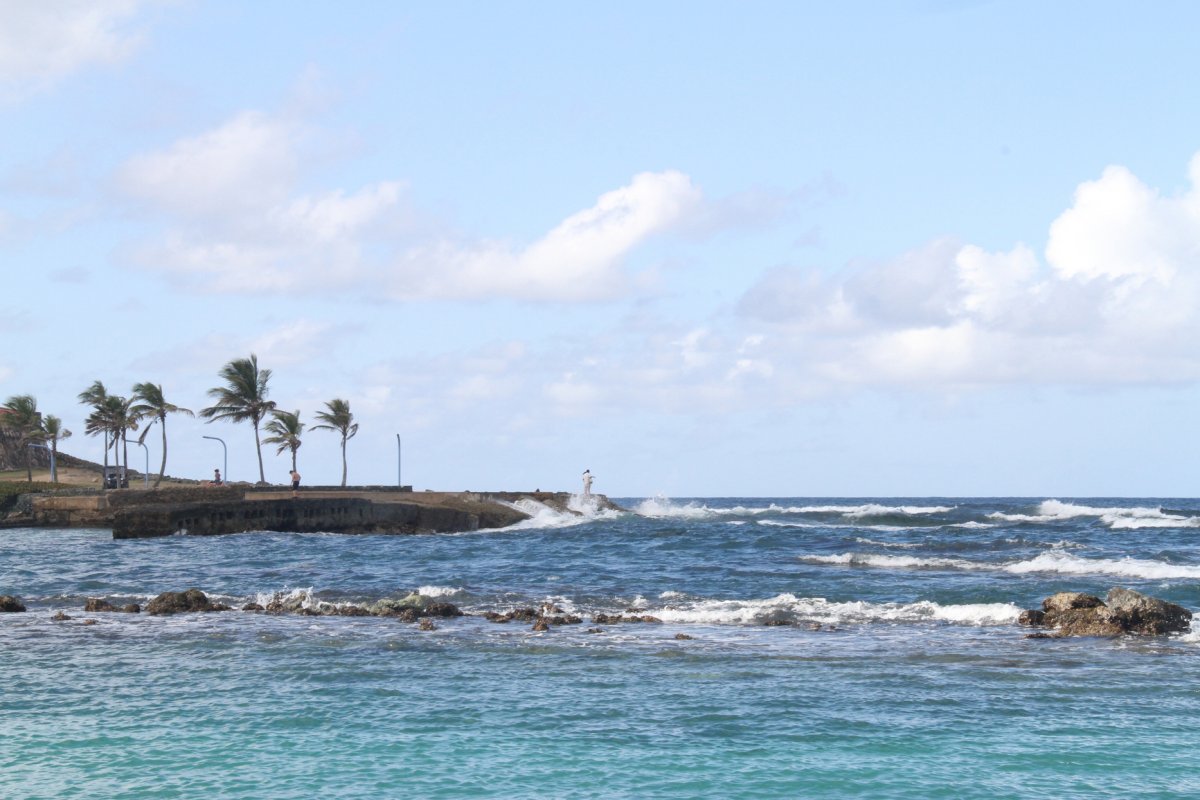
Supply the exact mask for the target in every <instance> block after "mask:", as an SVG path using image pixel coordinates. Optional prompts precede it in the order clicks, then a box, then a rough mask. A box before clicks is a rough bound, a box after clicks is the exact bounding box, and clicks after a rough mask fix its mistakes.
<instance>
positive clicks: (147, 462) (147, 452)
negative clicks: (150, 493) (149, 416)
mask: <svg viewBox="0 0 1200 800" xmlns="http://www.w3.org/2000/svg"><path fill="white" fill-rule="evenodd" d="M146 430H149V428H147V429H146ZM134 444H136V445H139V446H140V447H141V448H142V449H143V450H145V451H146V470H145V472H143V473H142V477H143V478H145V480H146V488H147V489H149V488H150V448H149V447H146V443H145V442H143V441H142V440H141V439H138V440H137V441H136V442H134Z"/></svg>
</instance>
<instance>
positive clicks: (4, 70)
mask: <svg viewBox="0 0 1200 800" xmlns="http://www.w3.org/2000/svg"><path fill="white" fill-rule="evenodd" d="M143 5H144V3H143V2H139V0H55V2H30V1H29V0H0V20H3V24H0V89H7V91H8V92H11V93H14V94H24V93H26V92H28V91H34V90H38V89H42V88H44V87H46V86H48V85H50V84H52V83H54V82H55V81H57V80H59V79H61V78H62V77H64V76H65V75H68V74H70V73H72V72H75V71H77V70H79V69H82V68H84V67H85V66H87V65H88V64H108V63H113V62H116V61H119V60H121V59H123V58H125V57H127V56H128V55H129V54H130V53H131V52H132V51H133V50H134V49H135V48H136V46H137V45H138V44H139V42H140V34H139V33H138V32H137V31H134V30H130V28H129V24H128V23H129V21H130V20H131V18H133V17H134V16H135V15H136V13H137V11H138V10H139V7H140V6H143Z"/></svg>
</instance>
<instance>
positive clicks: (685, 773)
mask: <svg viewBox="0 0 1200 800" xmlns="http://www.w3.org/2000/svg"><path fill="white" fill-rule="evenodd" d="M620 502H622V503H623V504H624V505H626V506H628V507H631V508H633V507H636V508H637V509H638V513H629V514H620V515H610V516H603V517H598V518H596V517H593V518H587V519H585V520H584V521H583V522H581V523H579V524H567V523H568V522H570V521H571V520H567V519H565V518H563V517H559V516H556V515H553V514H549V513H547V514H543V515H541V516H540V517H539V518H538V520H537V521H536V522H535V523H533V524H532V525H528V526H525V527H521V528H518V529H510V530H504V531H490V532H479V533H473V534H464V535H455V536H447V535H441V536H438V535H431V536H394V537H389V536H335V535H303V534H280V533H253V534H241V535H234V536H224V537H187V536H176V537H171V538H167V539H154V540H135V541H113V540H112V539H111V536H110V534H109V532H108V531H99V530H97V531H78V530H17V531H2V532H0V594H16V595H19V596H20V597H22V598H23V600H24V602H25V603H26V605H27V606H28V607H29V611H28V612H27V613H25V614H2V615H0V675H2V676H3V680H2V681H0V798H6V799H7V798H66V797H80V798H85V797H86V798H97V797H105V798H200V797H203V798H247V799H250V798H267V797H306V798H391V797H396V798H399V797H405V798H408V797H447V798H448V797H493V798H514V797H531V798H534V797H536V798H542V797H546V798H558V797H596V798H602V797H603V798H608V797H630V798H641V797H681V798H682V797H714V798H716V797H719V798H743V797H746V798H749V797H815V798H820V797H864V798H865V797H870V798H878V797H897V798H905V797H907V798H939V797H945V798H963V797H978V798H1026V797H1037V798H1047V797H1053V798H1074V797H1078V798H1084V797H1087V798H1092V797H1121V798H1126V797H1134V796H1137V797H1188V796H1192V797H1194V796H1197V795H1200V769H1198V768H1197V766H1196V762H1195V755H1194V752H1193V750H1194V744H1193V742H1194V741H1195V739H1196V735H1197V734H1198V733H1200V633H1189V634H1183V635H1178V636H1173V637H1160V638H1139V639H1124V640H1107V639H1073V640H1031V639H1026V638H1025V634H1026V633H1028V630H1027V629H1024V628H1020V627H1018V626H1017V625H1016V624H1015V619H1016V615H1017V613H1018V612H1019V610H1020V609H1021V608H1029V607H1034V606H1037V605H1038V604H1039V603H1040V602H1041V600H1042V598H1044V597H1045V596H1047V595H1049V594H1051V593H1053V592H1055V591H1059V590H1078V591H1088V592H1092V593H1095V594H1099V595H1103V594H1104V592H1105V591H1107V590H1108V588H1110V587H1112V586H1126V587H1129V588H1133V589H1136V590H1138V591H1142V592H1145V593H1148V594H1152V595H1154V596H1157V597H1162V598H1164V599H1167V600H1171V601H1173V602H1177V603H1180V604H1182V605H1185V606H1187V607H1189V608H1191V609H1194V610H1200V545H1198V544H1197V541H1198V534H1200V529H1198V527H1197V526H1198V525H1200V516H1197V517H1192V516H1190V514H1191V513H1195V514H1197V515H1200V503H1198V502H1196V501H1192V500H1178V499H1153V500H1125V499H1090V500H1070V501H1067V500H1061V501H1058V500H1045V499H1042V498H1038V499H1001V500H997V499H986V500H963V499H938V498H932V499H931V498H922V499H916V500H890V499H889V500H876V499H861V500H860V499H855V500H845V499H838V500H826V499H807V498H806V499H797V498H776V499H762V498H753V499H719V500H718V499H705V500H695V501H681V500H674V501H667V500H662V499H659V500H650V501H644V502H643V501H641V500H639V499H632V500H624V501H620ZM1162 509H1167V511H1166V512H1165V513H1164V511H1163V510H1162ZM193 586H194V587H197V588H200V589H202V590H204V591H205V592H207V593H209V594H210V595H213V596H215V597H216V598H217V599H222V600H224V601H225V602H228V603H230V604H231V605H237V606H240V605H241V604H243V603H245V602H248V601H250V600H254V599H256V598H263V597H266V596H269V595H271V594H273V593H277V592H279V593H293V594H298V595H299V596H303V597H304V598H305V599H306V602H308V603H310V604H321V603H343V602H355V603H368V602H372V601H375V600H378V599H380V598H386V597H400V596H403V595H405V594H407V593H408V592H409V591H410V590H414V589H421V591H422V592H423V593H425V594H428V595H436V596H438V597H439V598H440V599H444V600H448V601H450V602H453V603H455V604H456V605H459V606H460V607H462V608H463V609H464V610H466V611H468V612H473V613H479V612H482V611H486V610H498V611H504V610H507V609H510V608H513V607H515V606H534V605H539V604H541V603H542V602H547V601H549V602H555V603H557V604H559V605H560V606H562V607H563V608H564V609H566V610H568V611H574V612H575V613H577V614H580V615H581V616H583V617H584V618H585V622H584V623H583V624H582V625H575V626H562V627H557V628H554V629H553V630H551V631H550V632H548V633H534V632H533V631H531V630H530V625H529V624H528V623H517V622H513V623H508V624H494V623H490V622H487V621H485V620H484V619H483V618H482V617H479V616H466V617H462V618H459V619H450V620H439V621H438V625H439V629H438V630H436V631H432V632H425V631H420V630H418V629H417V627H416V626H415V625H412V624H405V623H400V622H397V621H396V620H394V619H387V618H375V617H368V618H346V617H308V616H300V615H281V616H273V615H263V614H256V613H250V612H241V611H232V612H226V613H220V614H193V615H180V616H176V617H149V616H147V615H144V614H139V615H128V614H96V613H92V614H89V613H85V612H83V611H82V607H83V604H84V602H85V601H86V599H87V598H88V597H105V598H108V599H109V600H111V601H113V602H115V603H126V602H142V603H144V602H145V601H146V600H148V599H149V598H151V597H153V596H154V595H155V594H157V593H159V592H161V591H167V590H181V589H185V588H188V587H193ZM630 607H633V608H639V609H645V610H644V611H641V612H638V613H644V614H650V615H653V616H655V617H658V618H660V619H662V620H663V622H662V623H661V624H653V623H651V624H624V623H623V624H615V625H612V624H601V625H594V624H592V623H591V622H590V619H591V616H592V615H593V614H594V613H598V612H602V613H620V612H624V611H625V609H627V608H630ZM60 610H61V611H65V612H66V613H68V614H69V615H70V616H72V617H73V619H72V620H70V621H66V622H54V621H51V616H52V615H53V614H54V613H55V612H57V611H60ZM89 618H90V619H94V620H96V623H95V624H94V625H84V621H85V620H87V619H89ZM767 623H786V624H767ZM590 628H600V629H602V630H601V632H589V629H590ZM1196 630H1197V631H1200V624H1198V625H1197V628H1196ZM680 633H682V634H686V635H688V636H691V637H693V638H691V639H686V640H680V639H676V638H675V636H676V634H680Z"/></svg>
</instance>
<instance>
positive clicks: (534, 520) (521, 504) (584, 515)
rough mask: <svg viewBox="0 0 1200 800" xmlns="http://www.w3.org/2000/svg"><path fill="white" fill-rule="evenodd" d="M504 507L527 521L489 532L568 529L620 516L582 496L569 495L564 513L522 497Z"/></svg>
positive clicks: (619, 513)
mask: <svg viewBox="0 0 1200 800" xmlns="http://www.w3.org/2000/svg"><path fill="white" fill-rule="evenodd" d="M505 505H507V506H509V507H510V508H515V509H516V510H517V511H520V512H522V513H524V514H528V515H529V519H526V520H522V521H521V522H518V523H516V524H515V525H509V526H508V527H505V528H493V529H489V530H501V531H519V530H531V529H539V528H570V527H573V526H575V525H583V524H586V523H588V522H595V521H596V520H600V519H615V518H617V517H619V516H621V512H620V511H614V510H612V509H608V508H602V507H601V506H600V504H599V501H598V500H597V499H596V498H594V497H583V496H582V495H571V497H570V499H569V500H568V501H567V508H566V510H565V511H563V510H560V509H557V508H554V507H553V506H548V505H546V504H545V503H541V502H538V501H537V500H534V499H532V498H529V497H523V498H521V499H520V500H517V501H516V502H512V503H505Z"/></svg>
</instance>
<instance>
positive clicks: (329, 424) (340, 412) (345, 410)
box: [313, 397, 358, 486]
mask: <svg viewBox="0 0 1200 800" xmlns="http://www.w3.org/2000/svg"><path fill="white" fill-rule="evenodd" d="M325 407H326V408H328V409H329V410H328V411H318V412H317V413H316V414H314V415H313V416H315V417H316V418H317V419H319V420H321V422H322V423H323V424H321V425H313V430H314V431H315V430H326V431H337V432H338V433H340V434H341V435H342V486H345V485H346V442H347V440H349V439H351V438H353V437H354V434H356V433H358V423H357V422H355V421H354V415H353V414H351V413H350V403H349V401H347V400H341V399H339V398H336V397H335V398H334V399H333V400H330V401H329V402H327V403H325Z"/></svg>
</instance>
